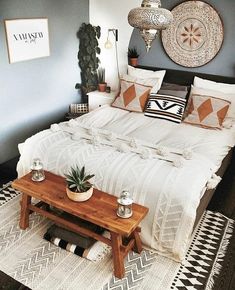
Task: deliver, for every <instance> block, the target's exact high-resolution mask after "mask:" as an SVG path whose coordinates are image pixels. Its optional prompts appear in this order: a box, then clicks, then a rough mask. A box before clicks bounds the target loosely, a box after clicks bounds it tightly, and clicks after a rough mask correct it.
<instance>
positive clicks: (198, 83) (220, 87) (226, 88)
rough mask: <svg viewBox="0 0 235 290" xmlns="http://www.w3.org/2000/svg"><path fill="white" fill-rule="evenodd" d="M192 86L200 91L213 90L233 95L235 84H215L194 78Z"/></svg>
mask: <svg viewBox="0 0 235 290" xmlns="http://www.w3.org/2000/svg"><path fill="white" fill-rule="evenodd" d="M193 85H194V86H195V87H198V88H202V89H209V90H214V91H217V92H222V93H225V94H234V95H235V84H225V83H217V82H213V81H209V80H205V79H201V78H199V77H194V81H193Z"/></svg>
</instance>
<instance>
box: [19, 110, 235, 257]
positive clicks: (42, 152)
mask: <svg viewBox="0 0 235 290" xmlns="http://www.w3.org/2000/svg"><path fill="white" fill-rule="evenodd" d="M234 143H235V130H234V128H231V129H223V130H208V129H203V128H199V127H194V126H191V125H186V124H183V123H182V124H180V125H179V124H174V123H171V122H168V121H164V120H159V119H154V118H149V117H145V116H144V115H143V114H142V113H133V112H132V113H131V112H128V111H124V110H121V109H117V108H112V107H109V106H103V107H101V108H99V109H97V110H95V111H93V112H91V113H89V114H86V115H84V116H82V117H80V118H78V119H75V120H71V121H69V122H64V123H60V124H54V125H52V126H51V128H50V129H48V130H44V131H41V132H40V133H38V134H36V135H34V136H32V137H31V138H29V139H27V140H26V141H25V142H24V143H23V144H20V145H19V150H20V154H21V157H20V161H19V163H18V166H17V170H18V175H19V177H20V176H22V175H24V174H26V173H28V172H29V171H30V165H31V164H32V160H33V159H34V158H40V159H41V160H42V162H43V164H44V168H45V169H46V170H48V171H51V172H53V173H55V174H58V175H62V176H63V175H64V173H67V172H68V171H69V170H70V168H71V166H73V165H75V164H77V165H78V166H79V167H81V166H83V165H84V164H85V167H86V170H87V171H88V172H89V173H94V174H95V177H94V178H93V183H94V186H95V187H96V188H98V189H100V190H103V191H105V192H108V193H110V194H113V195H116V196H117V195H119V194H120V192H121V191H122V190H129V191H130V192H131V193H133V197H134V201H135V202H137V203H140V204H143V205H145V206H147V207H149V209H150V210H149V213H148V215H147V217H146V218H145V220H144V221H143V222H142V233H141V235H142V241H143V243H144V244H145V245H147V246H149V247H151V248H153V249H155V250H157V251H158V252H159V253H160V254H162V255H165V256H168V257H170V258H172V259H174V260H177V261H180V260H182V259H183V257H184V255H185V252H186V250H187V246H188V243H189V241H190V236H191V232H192V229H193V224H194V221H195V217H196V209H197V206H198V205H199V202H200V198H201V196H202V194H203V192H204V191H205V190H206V187H207V186H208V185H209V184H210V185H211V184H213V183H214V182H212V181H213V178H214V175H213V174H214V173H215V172H216V171H217V169H218V168H219V167H220V165H221V162H222V160H223V158H224V157H225V155H226V154H227V153H228V151H229V149H230V148H231V147H233V146H234ZM212 177H213V178H212Z"/></svg>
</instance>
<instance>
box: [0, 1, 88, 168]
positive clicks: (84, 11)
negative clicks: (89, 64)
mask: <svg viewBox="0 0 235 290" xmlns="http://www.w3.org/2000/svg"><path fill="white" fill-rule="evenodd" d="M33 17H47V18H48V24H49V37H50V50H51V51H50V56H49V57H45V58H39V59H34V60H28V61H23V62H18V63H13V64H9V62H8V54H7V46H6V40H5V30H4V21H3V20H4V19H13V18H33ZM0 20H1V21H0V164H1V163H3V162H4V161H6V160H9V159H11V158H13V157H14V156H17V155H18V149H17V144H18V143H20V142H23V141H24V140H25V138H27V137H29V136H30V135H32V134H33V133H36V132H38V131H39V130H41V129H42V128H46V127H48V126H49V124H51V123H53V122H56V121H58V120H61V119H62V118H63V116H64V114H65V112H66V111H67V110H68V106H69V104H70V103H73V102H79V101H80V95H79V93H78V92H77V90H75V89H74V86H75V83H77V82H79V81H80V70H79V67H78V64H77V51H78V39H77V37H76V32H77V30H78V29H79V27H80V25H81V23H82V22H89V0H79V1H78V0H66V1H65V0H0Z"/></svg>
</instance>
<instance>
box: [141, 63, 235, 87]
mask: <svg viewBox="0 0 235 290" xmlns="http://www.w3.org/2000/svg"><path fill="white" fill-rule="evenodd" d="M137 68H142V69H147V70H153V71H156V70H162V69H165V68H158V67H151V66H142V65H139V66H137ZM165 70H166V74H165V77H164V82H167V83H174V84H179V85H185V86H190V85H191V84H192V83H193V78H194V77H195V76H198V77H200V78H203V79H207V80H211V81H215V82H222V83H229V84H235V77H225V76H219V75H210V74H205V73H197V72H190V71H181V70H174V69H165Z"/></svg>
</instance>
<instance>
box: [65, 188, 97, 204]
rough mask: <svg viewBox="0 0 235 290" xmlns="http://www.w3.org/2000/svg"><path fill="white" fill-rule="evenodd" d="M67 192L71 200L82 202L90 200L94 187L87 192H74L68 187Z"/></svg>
mask: <svg viewBox="0 0 235 290" xmlns="http://www.w3.org/2000/svg"><path fill="white" fill-rule="evenodd" d="M66 192H67V196H68V198H69V199H71V200H73V201H79V202H81V201H86V200H88V199H89V198H90V197H91V196H92V193H93V187H91V188H90V189H88V190H87V191H85V192H73V191H71V190H70V189H69V188H68V187H66Z"/></svg>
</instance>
